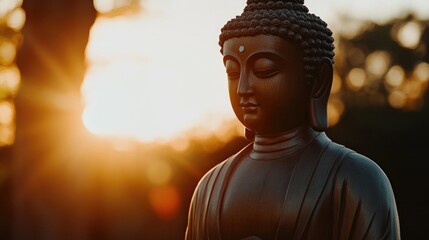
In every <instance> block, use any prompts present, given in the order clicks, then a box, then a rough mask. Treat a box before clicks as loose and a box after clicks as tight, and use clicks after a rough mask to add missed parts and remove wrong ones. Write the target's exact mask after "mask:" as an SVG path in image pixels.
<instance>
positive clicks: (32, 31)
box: [12, 0, 96, 239]
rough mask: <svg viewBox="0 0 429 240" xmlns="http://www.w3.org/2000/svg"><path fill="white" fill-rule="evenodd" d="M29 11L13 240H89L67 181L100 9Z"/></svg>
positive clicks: (30, 4)
mask: <svg viewBox="0 0 429 240" xmlns="http://www.w3.org/2000/svg"><path fill="white" fill-rule="evenodd" d="M23 8H24V10H25V12H26V16H27V22H26V24H25V26H24V28H23V35H24V42H23V45H22V48H21V50H20V52H19V55H18V65H19V68H20V70H21V72H22V86H21V89H20V92H19V93H18V96H17V98H16V112H17V118H16V125H17V131H16V143H15V145H14V161H13V163H12V167H13V172H12V174H13V182H12V184H13V185H12V187H13V195H12V200H13V218H12V228H13V229H12V238H13V239H85V237H83V236H84V235H82V232H79V231H76V229H82V228H80V227H79V226H77V224H80V223H79V222H78V221H71V219H72V216H76V215H77V214H79V208H78V207H77V206H76V205H74V204H75V200H76V198H77V197H78V196H74V195H73V192H72V191H67V190H65V189H67V188H66V187H65V186H64V185H65V182H66V181H64V179H65V178H67V176H68V175H67V169H68V168H70V166H67V161H66V160H67V159H68V158H71V156H72V154H73V153H74V152H75V150H76V149H77V148H79V147H80V146H79V145H78V144H77V143H78V140H77V139H76V138H77V136H78V133H79V132H80V131H81V129H83V128H81V127H80V126H79V123H80V122H81V121H80V111H81V110H80V95H79V93H80V85H81V82H82V80H83V76H84V70H85V58H84V56H85V47H86V43H87V41H88V35H89V29H90V27H91V25H92V24H93V22H94V20H95V16H96V12H95V9H94V7H93V2H92V0H26V1H24V3H23ZM70 181H71V180H70ZM74 181H76V180H74ZM64 214H65V215H67V217H63V215H64ZM82 224H83V223H82Z"/></svg>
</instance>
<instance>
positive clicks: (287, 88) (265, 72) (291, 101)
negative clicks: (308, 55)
mask: <svg viewBox="0 0 429 240" xmlns="http://www.w3.org/2000/svg"><path fill="white" fill-rule="evenodd" d="M223 56H224V58H223V60H224V64H225V68H226V72H227V75H228V88H229V96H230V101H231V105H232V108H233V110H234V112H235V114H236V116H237V118H238V119H239V120H240V122H241V123H243V125H244V126H246V127H247V128H249V129H251V130H253V131H254V132H256V133H257V134H275V133H281V132H285V131H287V130H290V129H292V128H295V127H298V126H301V125H303V124H307V122H308V121H307V110H308V106H307V105H308V99H309V86H307V84H306V83H305V79H304V63H303V57H302V50H301V49H300V48H299V47H298V46H297V45H296V44H294V43H292V42H289V41H287V40H285V39H283V38H281V37H277V36H272V35H257V36H253V37H240V38H232V39H229V40H227V41H226V42H225V43H224V45H223Z"/></svg>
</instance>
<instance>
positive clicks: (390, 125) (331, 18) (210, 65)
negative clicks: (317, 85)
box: [0, 0, 429, 240]
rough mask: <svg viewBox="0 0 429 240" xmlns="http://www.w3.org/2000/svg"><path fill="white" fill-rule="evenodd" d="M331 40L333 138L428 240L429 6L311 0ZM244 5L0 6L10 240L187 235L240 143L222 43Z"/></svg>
mask: <svg viewBox="0 0 429 240" xmlns="http://www.w3.org/2000/svg"><path fill="white" fill-rule="evenodd" d="M306 5H307V6H308V7H309V8H310V11H311V12H313V13H315V14H317V15H319V16H321V18H322V19H324V20H326V21H327V22H328V24H329V25H330V27H331V29H332V30H333V32H334V34H335V38H336V43H335V44H336V59H335V60H336V64H335V76H334V84H333V88H332V93H331V98H330V102H329V123H330V126H331V127H330V129H329V130H328V136H330V138H331V139H333V140H334V141H337V142H339V143H341V144H344V145H346V146H347V147H349V148H352V149H354V150H356V151H357V152H360V153H362V154H364V155H366V156H368V157H370V158H371V159H373V160H374V161H375V162H377V163H378V164H379V165H380V166H381V168H382V169H383V170H384V171H385V172H386V174H387V175H388V177H389V179H390V180H391V183H392V186H393V189H394V192H395V196H396V201H397V206H398V210H399V217H400V223H401V231H402V237H403V239H427V238H429V220H428V219H429V210H428V209H427V206H426V205H427V203H428V202H429V197H428V195H427V194H426V191H428V190H429V181H428V178H427V175H428V169H429V168H428V167H429V157H428V152H429V148H428V147H427V145H428V144H427V142H428V141H427V138H428V135H429V124H428V122H429V107H428V94H427V92H428V84H429V50H428V47H429V2H427V1H426V0H409V1H404V0H402V1H401V0H395V1H394V0H379V1H370V0H362V1H349V0H347V1H346V0H327V1H323V2H322V1H316V0H307V1H306ZM244 6H245V1H244V0H240V1H228V0H216V1H209V0H182V1H173V0H0V239H5V240H8V239H19V240H20V239H38V240H40V239H43V240H44V239H46V240H51V239H55V240H57V239H83V240H86V239H183V236H184V232H185V228H186V221H187V211H188V207H189V201H190V198H191V196H192V193H193V190H194V188H195V186H196V184H197V182H198V180H199V179H200V178H201V177H202V175H203V174H204V173H205V172H206V171H208V170H209V169H210V168H212V167H213V166H214V165H216V164H217V163H219V162H220V161H223V160H224V159H226V158H227V157H229V156H230V155H231V154H233V153H235V152H236V151H238V150H239V149H240V148H242V147H243V146H244V145H245V144H246V143H247V141H246V140H245V139H244V138H243V137H242V126H240V124H239V123H238V122H237V121H236V120H235V118H234V116H233V113H232V111H231V110H230V107H229V102H228V101H229V100H228V95H227V80H226V76H225V70H224V68H223V65H222V57H221V54H220V53H219V46H218V45H217V41H218V34H219V31H220V28H221V27H222V26H223V25H224V24H225V23H226V21H227V20H229V19H230V18H232V17H234V16H235V15H238V14H240V13H241V11H242V9H243V8H244Z"/></svg>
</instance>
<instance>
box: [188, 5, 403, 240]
mask: <svg viewBox="0 0 429 240" xmlns="http://www.w3.org/2000/svg"><path fill="white" fill-rule="evenodd" d="M333 41H334V39H333V37H332V32H331V31H330V30H329V28H328V27H327V24H326V23H325V22H324V21H323V20H321V19H320V18H319V17H317V16H315V15H314V14H311V13H309V10H308V8H307V7H306V6H305V5H304V1H303V0H289V1H287V0H283V1H269V0H268V1H267V0H248V1H247V6H246V7H245V9H244V12H243V13H242V14H241V15H240V16H237V17H236V18H234V19H232V20H230V21H229V22H228V23H227V24H226V25H225V26H224V27H223V28H222V30H221V35H220V42H219V44H220V47H221V53H222V55H223V61H224V65H225V68H226V72H227V76H228V88H229V96H230V101H231V105H232V108H233V110H234V112H235V114H236V116H237V118H238V119H239V121H240V122H241V123H242V124H243V125H244V127H245V135H246V137H247V138H250V139H252V140H253V141H252V143H250V144H249V145H248V146H246V147H244V148H243V149H242V150H241V151H239V152H238V153H237V154H235V155H233V156H231V157H230V158H228V159H227V160H225V161H223V162H221V163H220V164H218V165H217V166H215V167H214V168H213V169H211V170H210V171H209V172H208V173H207V174H206V175H205V176H204V177H203V178H202V179H201V181H200V182H199V184H198V185H197V188H196V190H195V192H194V195H193V197H192V201H191V206H190V210H189V218H188V227H187V231H186V237H185V238H186V239H188V240H191V239H215V240H219V239H222V240H224V239H234V240H235V239H322V240H323V239H400V231H399V219H398V214H397V209H396V204H395V198H394V195H393V191H392V188H391V185H390V183H389V180H388V178H387V177H386V175H385V174H384V173H383V171H382V170H381V169H380V168H379V167H378V166H377V165H376V164H375V163H374V162H373V161H372V160H370V159H368V158H367V157H365V156H362V155H360V154H358V153H356V152H354V151H352V150H350V149H348V148H346V147H344V146H342V145H339V144H336V143H334V142H332V141H331V140H330V139H329V138H328V137H327V136H326V134H325V133H324V131H325V130H326V129H327V127H328V121H327V101H328V98H329V94H330V89H331V85H332V76H333V62H334V59H333V58H334V52H333V50H334V45H333Z"/></svg>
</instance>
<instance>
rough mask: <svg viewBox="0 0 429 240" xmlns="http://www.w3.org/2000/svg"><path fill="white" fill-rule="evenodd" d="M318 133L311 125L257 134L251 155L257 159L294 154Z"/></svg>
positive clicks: (271, 158)
mask: <svg viewBox="0 0 429 240" xmlns="http://www.w3.org/2000/svg"><path fill="white" fill-rule="evenodd" d="M318 134H319V132H316V131H314V130H313V129H312V128H311V127H309V126H301V127H298V128H294V129H292V130H289V131H287V132H283V133H279V134H274V135H258V134H256V136H255V142H254V143H253V151H252V152H251V153H250V157H251V158H252V159H255V160H273V159H277V158H281V157H285V156H289V155H292V154H294V153H297V152H299V151H300V150H302V149H304V148H305V147H306V146H307V144H308V143H310V142H311V141H312V140H313V139H314V138H315V137H316V136H317V135H318Z"/></svg>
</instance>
